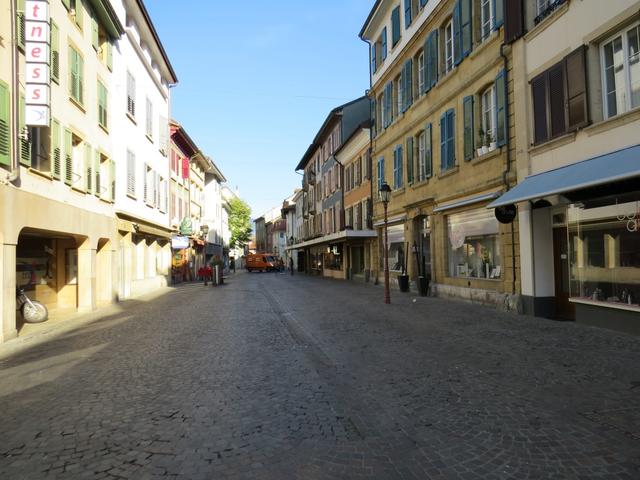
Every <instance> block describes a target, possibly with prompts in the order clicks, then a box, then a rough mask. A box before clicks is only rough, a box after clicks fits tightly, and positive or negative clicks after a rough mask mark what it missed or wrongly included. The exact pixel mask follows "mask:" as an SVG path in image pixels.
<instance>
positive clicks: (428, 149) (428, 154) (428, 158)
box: [424, 123, 433, 178]
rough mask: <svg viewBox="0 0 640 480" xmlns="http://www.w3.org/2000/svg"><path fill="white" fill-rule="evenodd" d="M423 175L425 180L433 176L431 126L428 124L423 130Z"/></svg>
mask: <svg viewBox="0 0 640 480" xmlns="http://www.w3.org/2000/svg"><path fill="white" fill-rule="evenodd" d="M424 156H425V160H424V175H425V178H429V177H431V175H433V148H432V142H431V124H430V123H428V124H427V125H426V126H425V128H424Z"/></svg>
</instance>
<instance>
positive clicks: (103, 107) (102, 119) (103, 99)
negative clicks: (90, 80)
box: [98, 80, 108, 128]
mask: <svg viewBox="0 0 640 480" xmlns="http://www.w3.org/2000/svg"><path fill="white" fill-rule="evenodd" d="M107 99H108V92H107V89H106V88H105V86H104V84H103V83H102V82H101V81H100V80H98V123H99V124H100V125H102V126H103V127H104V128H107V127H108V123H107V113H108V112H107Z"/></svg>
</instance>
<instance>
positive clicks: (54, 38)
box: [51, 22, 60, 82]
mask: <svg viewBox="0 0 640 480" xmlns="http://www.w3.org/2000/svg"><path fill="white" fill-rule="evenodd" d="M51 79H52V80H54V81H55V82H59V81H60V31H59V30H58V25H56V24H55V23H54V22H51Z"/></svg>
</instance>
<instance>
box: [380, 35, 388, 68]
mask: <svg viewBox="0 0 640 480" xmlns="http://www.w3.org/2000/svg"><path fill="white" fill-rule="evenodd" d="M380 38H381V42H380V43H381V44H382V48H381V50H382V51H381V52H380V56H381V57H382V61H383V62H384V61H385V60H386V59H387V27H384V28H383V29H382V35H381V36H380Z"/></svg>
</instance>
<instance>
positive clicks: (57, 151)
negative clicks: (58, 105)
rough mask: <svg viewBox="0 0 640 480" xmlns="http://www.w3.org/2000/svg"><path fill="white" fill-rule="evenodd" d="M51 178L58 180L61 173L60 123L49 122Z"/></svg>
mask: <svg viewBox="0 0 640 480" xmlns="http://www.w3.org/2000/svg"><path fill="white" fill-rule="evenodd" d="M49 143H50V144H51V176H52V177H53V178H57V179H60V174H61V171H62V150H61V148H60V122H58V121H57V120H55V119H52V120H51V140H50V142H49Z"/></svg>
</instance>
